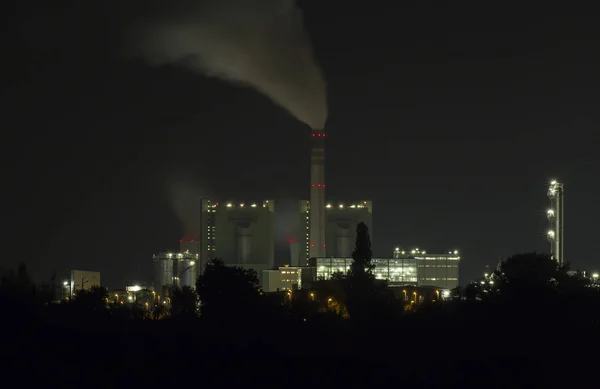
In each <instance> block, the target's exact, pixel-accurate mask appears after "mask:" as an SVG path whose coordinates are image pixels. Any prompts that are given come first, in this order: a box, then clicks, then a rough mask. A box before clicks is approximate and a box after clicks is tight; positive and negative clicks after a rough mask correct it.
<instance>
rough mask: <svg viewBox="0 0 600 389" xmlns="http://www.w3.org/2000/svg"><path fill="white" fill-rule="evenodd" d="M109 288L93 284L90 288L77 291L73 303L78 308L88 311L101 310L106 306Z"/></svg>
mask: <svg viewBox="0 0 600 389" xmlns="http://www.w3.org/2000/svg"><path fill="white" fill-rule="evenodd" d="M107 301H108V290H107V289H106V288H105V287H103V286H96V285H94V286H92V287H91V288H90V289H84V290H79V291H77V294H76V295H75V297H74V299H73V303H74V305H75V306H76V307H77V308H80V309H83V310H86V311H99V310H104V309H105V308H106V305H107Z"/></svg>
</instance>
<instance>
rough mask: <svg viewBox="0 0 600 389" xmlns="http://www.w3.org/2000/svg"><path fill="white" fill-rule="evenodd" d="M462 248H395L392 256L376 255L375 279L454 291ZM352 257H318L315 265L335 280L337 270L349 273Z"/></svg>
mask: <svg viewBox="0 0 600 389" xmlns="http://www.w3.org/2000/svg"><path fill="white" fill-rule="evenodd" d="M459 260H460V257H459V256H458V251H451V252H450V251H449V252H447V253H444V254H428V253H427V252H425V251H423V250H419V249H415V250H410V251H402V250H400V249H396V250H394V255H393V257H392V258H372V259H371V263H372V264H373V265H374V269H373V275H374V276H375V279H378V280H386V281H388V283H389V285H390V286H394V285H413V286H419V287H424V286H431V287H435V288H440V289H444V290H450V289H453V288H455V287H457V286H458V281H459V279H458V263H459ZM352 261H353V259H352V258H335V257H330V258H314V259H311V261H310V262H311V264H312V266H316V269H317V279H324V280H328V279H331V277H332V275H333V274H334V273H338V272H340V273H343V274H347V273H348V271H349V270H350V266H351V264H352Z"/></svg>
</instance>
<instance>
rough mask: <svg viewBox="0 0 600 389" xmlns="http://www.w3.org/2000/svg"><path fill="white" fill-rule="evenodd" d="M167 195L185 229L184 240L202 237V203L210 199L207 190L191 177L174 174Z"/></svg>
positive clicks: (168, 184)
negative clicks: (205, 199) (203, 199)
mask: <svg viewBox="0 0 600 389" xmlns="http://www.w3.org/2000/svg"><path fill="white" fill-rule="evenodd" d="M167 195H168V198H169V202H170V205H171V207H172V209H173V212H175V215H176V216H177V218H178V219H179V221H180V223H181V226H182V228H183V238H185V239H198V237H200V211H201V208H200V207H201V205H200V201H201V198H202V197H205V198H206V197H208V198H210V195H211V193H208V192H207V190H206V188H202V185H200V184H199V183H197V182H195V181H194V180H193V179H192V177H191V175H190V176H186V175H183V174H173V175H171V176H169V178H168V179H167Z"/></svg>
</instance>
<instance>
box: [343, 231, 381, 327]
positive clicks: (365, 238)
mask: <svg viewBox="0 0 600 389" xmlns="http://www.w3.org/2000/svg"><path fill="white" fill-rule="evenodd" d="M371 256H372V251H371V237H370V236H369V229H368V227H367V225H366V224H365V223H362V222H361V223H359V224H358V226H357V227H356V243H355V248H354V251H353V253H352V259H353V262H352V265H351V266H350V271H349V273H348V285H347V292H346V297H347V306H348V311H349V313H350V317H352V318H353V319H354V320H356V321H358V322H364V321H366V320H367V318H368V317H369V305H370V303H372V302H373V301H372V300H373V297H374V295H375V283H374V281H375V278H374V277H373V265H372V264H371Z"/></svg>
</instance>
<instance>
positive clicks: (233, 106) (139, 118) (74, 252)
mask: <svg viewBox="0 0 600 389" xmlns="http://www.w3.org/2000/svg"><path fill="white" fill-rule="evenodd" d="M9 3H11V2H10V1H9ZM14 3H15V4H19V6H18V7H17V6H15V7H14V10H15V11H16V12H12V11H9V12H6V13H5V12H3V16H2V18H6V19H9V20H8V23H6V21H5V22H3V26H5V27H6V28H8V33H5V34H3V35H2V39H3V42H2V45H3V51H4V55H3V60H2V61H1V65H0V66H2V67H3V69H2V80H1V81H2V84H1V85H2V89H1V91H2V96H1V97H2V101H1V105H0V107H1V110H2V112H1V114H0V128H2V129H3V134H4V139H3V143H2V144H3V146H4V147H3V160H4V164H3V170H4V174H3V177H4V179H3V184H2V187H3V192H4V196H3V198H4V201H3V202H2V208H3V209H2V221H3V224H4V228H3V230H4V231H5V236H4V239H3V241H4V244H3V254H2V256H1V257H0V258H1V259H0V265H1V266H14V265H16V264H17V263H18V262H19V261H20V260H24V261H26V263H27V264H28V265H29V267H30V268H31V272H32V274H33V275H34V277H35V279H36V280H37V281H44V280H49V279H50V275H51V273H52V271H53V270H54V271H56V272H57V274H58V275H59V277H60V276H61V275H62V274H67V271H68V270H69V269H72V268H78V269H87V270H98V271H100V272H101V273H102V279H103V283H104V284H105V285H106V286H108V287H119V286H122V285H123V284H124V283H126V282H128V281H130V280H148V281H150V280H151V276H152V266H151V264H152V262H151V255H152V254H153V253H155V252H159V251H164V250H166V249H173V250H176V249H178V242H179V238H180V236H181V234H182V226H181V224H180V223H179V221H178V219H177V217H176V215H175V212H174V210H173V207H172V204H171V200H170V197H169V193H170V191H169V187H170V186H171V185H179V186H182V187H184V188H189V190H190V191H191V192H193V193H198V194H202V195H205V196H212V197H213V198H214V199H220V200H230V199H231V200H235V201H241V200H246V201H251V200H261V199H275V200H276V210H280V211H281V212H280V215H279V217H278V220H277V226H278V233H277V235H278V240H279V243H280V244H279V246H278V248H277V251H276V253H277V254H278V255H282V257H280V258H281V259H280V260H279V262H280V263H283V262H285V259H286V258H287V257H285V255H286V254H287V252H286V250H285V249H284V247H283V242H285V241H286V239H287V236H288V235H289V233H290V232H291V230H290V225H289V223H290V220H291V216H290V215H291V212H292V211H293V209H294V206H295V201H297V200H298V199H306V198H308V192H309V190H308V189H309V188H308V185H309V148H308V147H309V138H310V129H309V127H308V126H307V125H305V124H303V123H301V122H299V121H298V120H296V119H295V118H293V117H292V116H291V115H289V114H288V113H287V112H286V111H285V110H283V109H282V108H280V107H279V106H277V105H275V104H273V103H272V102H271V101H270V100H269V99H268V98H266V97H264V96H262V95H261V94H259V93H257V92H255V91H254V90H252V89H250V88H245V87H241V86H239V85H231V84H228V83H226V82H223V81H221V80H219V79H216V78H208V77H204V76H201V75H198V74H196V73H194V72H191V71H189V70H185V69H182V68H180V67H177V66H163V67H151V66H148V65H147V64H146V63H144V62H143V61H141V60H136V59H132V58H129V57H125V56H123V55H122V49H121V42H122V38H123V31H124V27H125V26H127V25H128V23H129V22H130V18H131V15H130V13H129V12H120V11H119V7H118V6H117V4H118V3H119V2H116V1H115V2H92V1H84V2H81V1H77V2H76V1H72V2H69V1H59V2H51V3H52V5H49V4H48V3H49V2H36V1H27V2H23V1H18V2H17V1H15V2H14ZM37 3H39V4H40V5H36V4H37ZM71 3H72V4H77V5H72V4H71ZM95 3H102V4H104V5H94V4H95ZM147 3H152V2H147ZM403 3H404V2H377V1H370V2H368V3H356V5H352V4H349V3H348V2H344V1H306V2H302V3H301V6H302V8H303V9H304V12H305V23H306V28H307V30H308V31H309V33H310V36H311V39H312V43H313V45H314V49H315V52H316V57H317V58H318V61H319V62H320V64H321V66H322V68H323V72H324V75H325V78H326V80H327V83H328V98H329V107H330V111H329V120H328V122H327V126H326V128H327V131H328V144H327V150H326V177H327V190H328V192H327V196H328V198H329V199H332V200H334V201H337V200H340V201H348V200H357V201H358V200H372V201H373V208H374V222H373V224H374V225H373V246H374V247H373V250H374V255H375V256H390V255H391V253H392V250H393V248H394V247H395V246H396V245H402V246H403V247H405V248H407V249H410V248H413V247H419V248H422V249H426V250H427V251H428V252H439V251H443V250H444V251H445V250H447V249H455V248H457V249H459V250H460V251H461V254H462V258H463V260H462V263H461V268H460V271H461V273H460V277H461V283H463V284H464V283H465V282H467V281H468V280H470V279H472V278H474V277H477V276H480V275H481V274H482V272H483V268H484V266H485V265H486V264H491V265H494V264H495V263H496V262H497V261H498V259H499V258H505V257H506V256H508V255H510V254H512V253H517V252H524V251H533V250H537V251H544V250H546V249H547V248H548V244H547V242H546V240H545V232H546V230H547V227H546V220H545V210H546V208H547V206H548V199H547V197H546V190H547V184H548V182H549V181H550V180H551V179H558V180H560V181H563V182H564V184H565V196H566V197H565V218H566V220H565V224H566V230H565V231H566V232H565V240H566V246H565V258H566V260H568V261H570V262H571V263H572V265H573V267H576V268H584V269H590V270H594V269H600V263H598V256H597V254H595V253H596V251H595V247H596V246H595V243H596V242H595V239H597V234H598V220H600V207H598V206H597V199H598V198H600V181H599V179H600V177H599V175H598V172H599V171H600V157H599V156H598V150H600V146H599V144H600V136H598V128H599V126H600V110H599V109H598V107H599V103H600V92H599V91H600V89H599V87H600V76H599V74H600V72H599V71H598V69H599V68H600V67H599V65H600V60H599V56H598V48H599V47H598V46H599V44H598V42H599V41H598V34H597V33H596V32H595V26H596V25H597V24H596V20H594V19H595V17H593V16H592V15H590V16H589V17H583V16H574V15H571V14H569V11H568V10H566V9H564V8H563V9H559V10H555V11H554V10H548V9H544V8H537V9H536V10H527V9H525V8H524V7H523V5H522V4H521V5H520V6H519V7H516V8H511V9H509V8H506V9H497V10H493V11H492V10H489V9H483V8H474V7H469V8H437V7H433V6H430V5H426V4H425V5H419V6H413V5H411V6H408V5H399V4H403ZM418 3H420V4H422V3H425V2H418ZM365 4H368V6H367V5H365ZM391 4H393V5H394V6H393V7H391ZM5 7H8V8H7V9H10V6H5ZM139 12H145V10H142V9H140V10H139Z"/></svg>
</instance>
